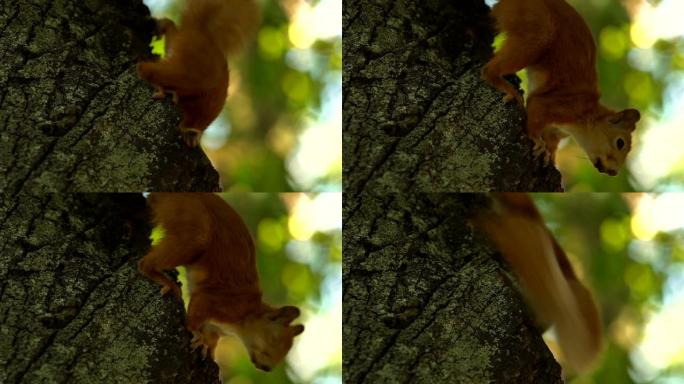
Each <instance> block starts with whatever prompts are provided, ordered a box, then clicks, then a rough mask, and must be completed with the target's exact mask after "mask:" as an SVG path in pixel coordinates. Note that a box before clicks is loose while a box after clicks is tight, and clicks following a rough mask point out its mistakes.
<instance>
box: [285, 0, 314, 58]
mask: <svg viewBox="0 0 684 384" xmlns="http://www.w3.org/2000/svg"><path fill="white" fill-rule="evenodd" d="M313 16H314V15H313V10H312V8H311V6H310V5H309V4H308V3H305V2H303V3H302V5H301V6H300V7H299V8H298V9H297V13H296V14H295V15H294V17H293V20H292V22H291V23H290V27H289V28H288V36H289V37H290V42H291V43H292V45H294V46H295V47H297V48H300V49H307V48H309V47H311V45H313V43H314V42H315V41H316V35H315V31H314V30H313V29H314V28H312V26H313V25H315V23H316V20H315V19H314V17H313Z"/></svg>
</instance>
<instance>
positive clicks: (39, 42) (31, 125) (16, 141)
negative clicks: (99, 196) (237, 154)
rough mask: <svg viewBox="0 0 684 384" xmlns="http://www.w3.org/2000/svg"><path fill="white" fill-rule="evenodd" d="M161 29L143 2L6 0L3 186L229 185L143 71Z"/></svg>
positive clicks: (0, 103)
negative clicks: (191, 142)
mask: <svg viewBox="0 0 684 384" xmlns="http://www.w3.org/2000/svg"><path fill="white" fill-rule="evenodd" d="M153 29H154V22H153V20H152V19H150V18H149V11H148V10H147V8H146V7H145V6H144V5H143V4H142V1H141V0H121V1H106V0H87V1H83V0H42V1H40V0H0V47H2V49H0V175H2V176H1V177H0V192H10V193H17V192H18V191H21V190H28V191H31V192H45V191H50V192H64V191H80V192H83V191H104V192H113V191H133V192H135V191H151V190H154V191H194V190H202V191H212V190H218V189H219V184H218V174H217V173H216V171H215V170H214V169H213V168H212V166H211V164H210V163H209V160H208V159H207V158H206V156H205V155H204V154H203V153H202V151H201V150H200V149H192V150H191V149H188V148H185V146H184V145H183V144H182V142H181V139H180V137H179V133H178V131H177V128H176V127H177V125H178V123H179V121H180V112H179V111H178V110H177V109H176V108H175V107H174V106H173V105H172V103H171V102H170V101H169V100H166V101H164V102H160V101H156V100H152V98H151V97H152V92H153V90H152V87H151V86H150V85H149V84H147V83H145V82H144V81H142V80H140V79H139V78H138V77H137V75H136V72H135V63H136V62H137V61H139V60H141V58H143V57H148V58H149V56H150V53H149V50H150V49H149V47H148V43H149V41H150V38H151V34H152V31H153Z"/></svg>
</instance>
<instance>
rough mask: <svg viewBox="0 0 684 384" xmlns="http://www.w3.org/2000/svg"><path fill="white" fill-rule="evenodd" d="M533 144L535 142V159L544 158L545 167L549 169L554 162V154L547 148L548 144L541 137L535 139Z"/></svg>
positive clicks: (533, 151) (533, 152)
mask: <svg viewBox="0 0 684 384" xmlns="http://www.w3.org/2000/svg"><path fill="white" fill-rule="evenodd" d="M532 142H534V148H532V154H533V155H534V158H535V159H538V158H539V157H540V156H544V157H543V158H544V166H545V167H547V166H548V165H549V164H551V163H552V162H553V157H554V156H553V154H552V153H551V152H549V150H548V148H546V143H545V142H544V139H542V138H541V137H540V136H536V137H533V138H532Z"/></svg>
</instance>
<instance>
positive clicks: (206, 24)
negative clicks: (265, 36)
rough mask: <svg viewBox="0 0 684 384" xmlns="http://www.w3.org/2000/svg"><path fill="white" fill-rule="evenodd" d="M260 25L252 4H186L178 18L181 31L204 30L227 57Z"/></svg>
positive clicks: (245, 0)
mask: <svg viewBox="0 0 684 384" xmlns="http://www.w3.org/2000/svg"><path fill="white" fill-rule="evenodd" d="M260 22H261V11H260V10H259V6H258V5H257V4H256V2H255V1H254V0H188V1H187V4H186V8H185V10H184V11H183V13H182V16H181V28H188V27H190V28H196V29H204V30H206V31H207V34H208V35H209V36H210V37H211V38H212V39H213V41H214V43H215V44H216V45H217V46H218V47H219V48H220V49H221V51H222V52H223V55H224V56H226V57H228V56H229V55H234V54H236V53H238V52H239V51H240V50H241V49H242V48H243V47H244V45H245V43H246V42H247V40H249V38H250V37H251V36H252V35H254V33H255V32H256V30H257V27H258V26H259V24H260Z"/></svg>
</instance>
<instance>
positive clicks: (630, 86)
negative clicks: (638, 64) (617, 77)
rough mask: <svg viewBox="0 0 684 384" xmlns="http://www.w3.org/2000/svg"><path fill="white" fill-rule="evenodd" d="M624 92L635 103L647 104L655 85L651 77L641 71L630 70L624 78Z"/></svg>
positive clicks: (652, 95)
mask: <svg viewBox="0 0 684 384" xmlns="http://www.w3.org/2000/svg"><path fill="white" fill-rule="evenodd" d="M624 88H625V92H627V94H628V95H629V97H630V98H631V99H632V100H634V101H636V102H637V103H643V104H647V103H648V102H649V101H650V100H651V99H653V97H654V93H655V89H654V88H655V87H654V85H653V80H651V77H650V76H649V75H647V74H645V73H642V72H630V73H628V74H627V76H626V78H625V84H624Z"/></svg>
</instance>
